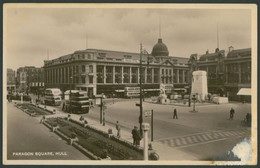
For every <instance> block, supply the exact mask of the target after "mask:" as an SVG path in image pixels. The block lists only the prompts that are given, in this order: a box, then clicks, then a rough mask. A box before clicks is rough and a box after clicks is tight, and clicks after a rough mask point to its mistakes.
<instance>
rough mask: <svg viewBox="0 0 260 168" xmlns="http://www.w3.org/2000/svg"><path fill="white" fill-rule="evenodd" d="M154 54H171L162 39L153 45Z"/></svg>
mask: <svg viewBox="0 0 260 168" xmlns="http://www.w3.org/2000/svg"><path fill="white" fill-rule="evenodd" d="M152 56H169V51H168V48H167V46H166V45H165V44H164V43H163V42H162V39H161V38H159V39H158V43H157V44H155V45H154V46H153V51H152Z"/></svg>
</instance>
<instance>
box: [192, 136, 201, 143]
mask: <svg viewBox="0 0 260 168" xmlns="http://www.w3.org/2000/svg"><path fill="white" fill-rule="evenodd" d="M191 138H192V139H193V140H194V141H195V142H196V143H198V142H199V141H198V139H197V138H196V136H194V135H193V136H191Z"/></svg>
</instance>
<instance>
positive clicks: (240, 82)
mask: <svg viewBox="0 0 260 168" xmlns="http://www.w3.org/2000/svg"><path fill="white" fill-rule="evenodd" d="M188 64H189V66H190V73H192V72H193V71H195V70H204V71H206V72H207V78H208V92H209V93H213V94H219V95H220V96H224V95H225V96H228V97H229V99H230V100H241V97H239V96H237V93H238V91H239V89H241V88H251V48H247V49H238V50H234V49H233V47H230V48H229V52H228V54H227V55H225V51H224V50H219V49H218V48H217V49H216V50H215V52H214V53H209V52H208V51H207V52H206V54H203V55H201V56H198V54H192V55H191V56H190V60H189V62H188ZM248 101H250V100H248Z"/></svg>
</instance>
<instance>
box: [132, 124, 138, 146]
mask: <svg viewBox="0 0 260 168" xmlns="http://www.w3.org/2000/svg"><path fill="white" fill-rule="evenodd" d="M132 137H133V145H137V143H136V137H137V126H134V129H133V130H132Z"/></svg>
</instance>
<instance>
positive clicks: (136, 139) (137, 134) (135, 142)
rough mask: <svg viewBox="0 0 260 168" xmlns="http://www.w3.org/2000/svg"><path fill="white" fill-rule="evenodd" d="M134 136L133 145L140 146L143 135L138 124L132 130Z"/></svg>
mask: <svg viewBox="0 0 260 168" xmlns="http://www.w3.org/2000/svg"><path fill="white" fill-rule="evenodd" d="M132 137H133V145H135V146H139V145H140V141H141V139H142V137H141V134H140V131H139V130H138V127H137V126H134V129H133V130H132Z"/></svg>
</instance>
